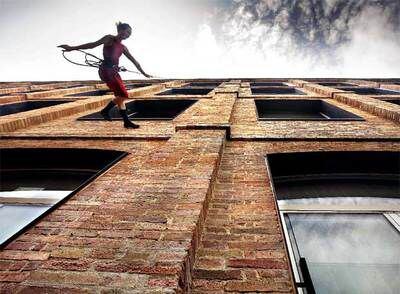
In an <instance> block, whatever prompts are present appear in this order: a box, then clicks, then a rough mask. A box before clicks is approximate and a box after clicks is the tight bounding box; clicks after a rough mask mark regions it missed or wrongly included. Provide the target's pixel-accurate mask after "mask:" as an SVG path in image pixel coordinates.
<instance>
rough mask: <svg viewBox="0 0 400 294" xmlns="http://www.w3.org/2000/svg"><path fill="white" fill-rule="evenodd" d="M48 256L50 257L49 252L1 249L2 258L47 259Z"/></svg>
mask: <svg viewBox="0 0 400 294" xmlns="http://www.w3.org/2000/svg"><path fill="white" fill-rule="evenodd" d="M48 258H49V253H47V252H35V251H13V250H3V251H0V259H18V260H46V259H48Z"/></svg>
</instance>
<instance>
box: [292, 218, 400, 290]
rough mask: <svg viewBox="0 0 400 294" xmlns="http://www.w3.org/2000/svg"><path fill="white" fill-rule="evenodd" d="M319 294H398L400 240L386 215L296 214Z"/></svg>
mask: <svg viewBox="0 0 400 294" xmlns="http://www.w3.org/2000/svg"><path fill="white" fill-rule="evenodd" d="M286 221H287V223H288V225H289V230H290V231H291V235H292V236H294V238H292V244H293V247H295V248H296V247H297V250H298V254H299V255H300V256H302V257H305V258H306V260H307V264H308V267H309V271H310V273H311V278H312V280H313V283H314V287H315V290H316V292H317V293H398V289H400V279H399V276H400V234H399V232H398V231H397V230H396V229H395V228H394V227H393V226H392V225H391V224H390V223H389V222H388V221H387V219H386V218H385V217H384V216H383V215H382V214H333V213H329V214H321V213H309V214H303V213H290V214H287V215H286Z"/></svg>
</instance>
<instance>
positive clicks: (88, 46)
mask: <svg viewBox="0 0 400 294" xmlns="http://www.w3.org/2000/svg"><path fill="white" fill-rule="evenodd" d="M110 38H111V36H110V35H106V36H104V37H103V38H101V39H99V40H97V41H95V42H90V43H86V44H82V45H78V46H69V45H60V46H57V47H60V48H63V49H64V50H66V51H72V50H78V49H92V48H95V47H97V46H100V45H102V44H105V43H108V42H109V41H110Z"/></svg>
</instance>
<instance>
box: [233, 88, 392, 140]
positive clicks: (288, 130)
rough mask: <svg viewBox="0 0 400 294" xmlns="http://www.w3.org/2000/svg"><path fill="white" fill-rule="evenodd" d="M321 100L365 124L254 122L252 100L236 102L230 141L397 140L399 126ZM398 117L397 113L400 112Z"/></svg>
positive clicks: (346, 106)
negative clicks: (345, 111) (359, 117)
mask: <svg viewBox="0 0 400 294" xmlns="http://www.w3.org/2000/svg"><path fill="white" fill-rule="evenodd" d="M357 96H359V95H357ZM291 99H302V98H291ZM369 99H372V98H369ZM325 100H326V101H327V102H329V103H331V104H333V105H335V106H338V107H340V108H342V109H344V110H347V111H350V112H352V113H354V114H356V115H359V116H361V117H362V118H364V119H365V121H258V118H257V109H256V106H255V103H254V100H250V99H238V100H237V101H236V104H235V107H234V110H233V114H232V125H231V138H232V139H246V140H252V139H285V140H289V139H302V138H303V139H313V140H316V139H324V140H325V139H346V140H348V139H352V138H357V139H369V140H371V139H400V130H399V126H398V124H396V123H395V122H392V121H389V120H386V119H383V118H380V117H377V116H376V115H372V114H370V113H369V112H367V111H361V110H359V109H357V108H354V107H350V106H348V105H346V104H344V103H340V102H338V101H335V100H333V99H325ZM373 100H374V99H373ZM374 103H375V104H378V103H381V104H383V103H384V104H390V103H387V102H383V101H376V100H374ZM392 105H393V104H392ZM397 107H399V106H397ZM392 108H396V107H392ZM399 108H400V107H399ZM398 114H400V111H399V112H398Z"/></svg>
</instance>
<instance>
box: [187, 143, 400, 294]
mask: <svg viewBox="0 0 400 294" xmlns="http://www.w3.org/2000/svg"><path fill="white" fill-rule="evenodd" d="M319 150H324V151H333V150H342V151H344V150H400V143H383V142H382V143H379V142H374V143H372V142H368V143H367V142H365V143H363V142H358V143H357V142H346V143H343V142H306V141H299V142H286V143H285V142H271V143H269V142H245V141H231V142H227V144H226V147H225V149H224V153H223V156H222V160H221V165H220V169H219V171H218V175H217V181H216V186H215V190H214V192H213V194H212V196H211V200H210V204H209V210H208V214H207V218H206V222H205V228H204V233H203V234H202V238H201V245H200V248H199V250H198V251H197V254H196V263H195V267H194V272H193V275H194V280H193V283H192V290H193V292H194V293H223V292H294V288H293V287H292V281H291V272H290V269H289V264H288V257H287V256H286V249H285V244H284V241H283V237H282V232H281V227H280V223H279V220H278V215H277V212H276V208H275V200H274V195H273V192H272V190H271V184H270V179H269V177H268V174H267V170H266V164H265V158H264V156H265V155H267V154H269V153H276V152H279V153H280V152H294V151H297V152H304V151H319Z"/></svg>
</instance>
